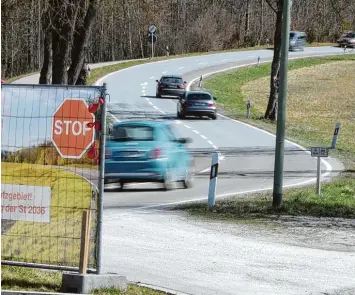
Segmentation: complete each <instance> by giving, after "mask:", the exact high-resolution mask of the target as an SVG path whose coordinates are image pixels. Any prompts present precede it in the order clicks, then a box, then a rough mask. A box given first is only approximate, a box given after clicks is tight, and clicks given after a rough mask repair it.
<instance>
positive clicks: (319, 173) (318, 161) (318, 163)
mask: <svg viewBox="0 0 355 295" xmlns="http://www.w3.org/2000/svg"><path fill="white" fill-rule="evenodd" d="M320 175H321V169H320V157H317V187H316V193H317V195H318V196H320V195H321V193H320Z"/></svg>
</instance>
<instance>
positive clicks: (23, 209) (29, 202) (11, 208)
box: [1, 183, 51, 223]
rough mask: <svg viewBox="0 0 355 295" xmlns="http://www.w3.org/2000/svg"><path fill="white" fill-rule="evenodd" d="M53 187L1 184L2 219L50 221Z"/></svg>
mask: <svg viewBox="0 0 355 295" xmlns="http://www.w3.org/2000/svg"><path fill="white" fill-rule="evenodd" d="M50 203H51V188H50V187H46V186H27V185H19V184H3V183H2V184H1V219H7V220H21V221H31V222H47V223H50V215H51V214H50V208H51V207H50Z"/></svg>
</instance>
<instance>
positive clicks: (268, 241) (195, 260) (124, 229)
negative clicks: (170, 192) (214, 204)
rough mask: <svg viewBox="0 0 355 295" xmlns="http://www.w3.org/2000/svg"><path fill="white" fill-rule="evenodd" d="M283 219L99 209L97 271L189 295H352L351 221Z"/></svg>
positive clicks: (354, 285) (354, 287) (354, 231)
mask: <svg viewBox="0 0 355 295" xmlns="http://www.w3.org/2000/svg"><path fill="white" fill-rule="evenodd" d="M285 219H286V220H279V219H278V220H276V221H264V220H260V221H256V222H253V223H248V222H235V223H230V222H223V221H218V222H217V221H214V222H211V221H209V222H206V221H204V220H200V219H194V218H191V216H189V215H187V214H185V213H182V212H168V211H158V210H144V211H143V210H141V211H137V210H130V211H127V210H126V211H122V210H105V221H104V222H105V225H106V226H105V228H104V237H103V239H104V240H103V242H104V243H103V244H104V245H105V246H104V249H103V253H104V261H103V262H104V269H105V271H108V272H110V271H115V270H116V271H117V269H119V270H120V272H122V273H124V274H126V275H127V277H128V279H130V280H133V281H139V282H149V283H150V284H154V285H158V286H165V287H167V288H170V289H174V290H178V291H181V292H186V293H189V294H206V295H207V294H211V295H212V294H213V295H215V294H221V295H224V294H233V295H235V294H274V295H278V294H280V295H281V294H295V295H296V294H319V295H320V294H324V292H329V291H332V292H334V291H335V290H338V291H339V290H342V289H344V288H347V289H350V290H353V291H354V292H355V282H354V281H353V274H354V272H355V255H354V250H355V242H354V241H355V222H354V220H341V221H340V220H327V219H302V220H301V221H300V220H294V219H293V218H287V217H286V218H285ZM177 273H178V274H179V275H178V276H177V275H176V274H177ZM349 294H351V293H349Z"/></svg>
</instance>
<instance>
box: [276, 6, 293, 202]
mask: <svg viewBox="0 0 355 295" xmlns="http://www.w3.org/2000/svg"><path fill="white" fill-rule="evenodd" d="M279 1H283V11H282V35H281V61H280V88H279V97H278V108H277V125H276V149H275V169H274V187H273V202H272V204H273V207H274V208H279V207H281V205H282V197H283V190H282V187H283V169H284V148H285V125H286V101H287V70H288V69H287V68H288V50H289V39H290V7H291V3H290V0H279Z"/></svg>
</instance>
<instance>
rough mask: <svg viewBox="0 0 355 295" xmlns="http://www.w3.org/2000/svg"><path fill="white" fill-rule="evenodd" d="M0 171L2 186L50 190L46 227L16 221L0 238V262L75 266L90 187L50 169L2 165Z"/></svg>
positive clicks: (77, 260)
mask: <svg viewBox="0 0 355 295" xmlns="http://www.w3.org/2000/svg"><path fill="white" fill-rule="evenodd" d="M1 169H2V173H1V181H2V183H4V184H5V183H6V184H23V185H31V186H50V187H51V212H50V223H40V222H33V223H32V222H25V221H17V222H16V223H15V224H14V225H12V227H11V228H10V229H9V230H8V231H6V232H5V233H4V234H2V236H1V239H2V241H1V246H2V248H1V249H2V252H1V256H2V259H3V260H14V261H17V260H19V261H28V262H36V263H47V264H60V265H67V266H78V264H79V253H80V235H81V218H82V211H83V210H86V209H89V208H90V202H91V185H90V184H89V183H87V182H86V181H85V180H83V179H82V178H81V177H80V176H78V175H75V174H73V173H70V172H66V171H63V170H60V169H56V168H52V167H50V166H49V167H48V166H41V165H31V164H24V163H22V164H14V163H2V164H1ZM3 222H4V220H3ZM91 246H92V248H93V247H94V243H93V242H92V243H91ZM93 264H94V261H93V258H91V260H90V265H93Z"/></svg>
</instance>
